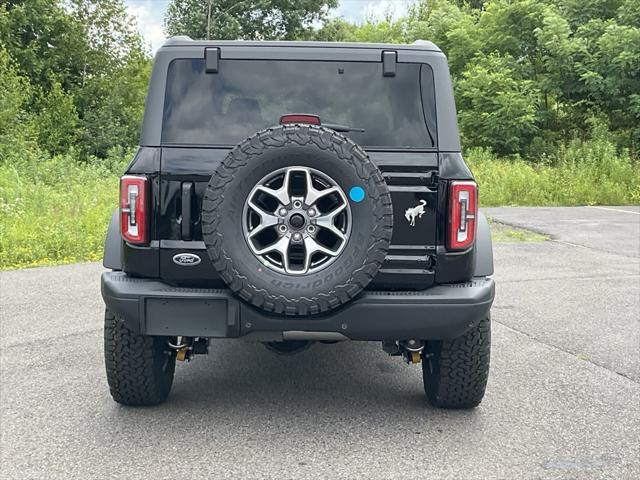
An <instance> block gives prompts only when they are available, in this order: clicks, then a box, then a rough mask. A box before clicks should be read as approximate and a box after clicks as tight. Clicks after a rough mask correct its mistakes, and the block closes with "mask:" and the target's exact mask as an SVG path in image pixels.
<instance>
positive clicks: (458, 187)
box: [447, 181, 478, 250]
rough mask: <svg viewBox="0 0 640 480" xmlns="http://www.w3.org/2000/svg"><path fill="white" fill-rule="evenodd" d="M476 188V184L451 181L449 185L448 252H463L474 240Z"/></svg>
mask: <svg viewBox="0 0 640 480" xmlns="http://www.w3.org/2000/svg"><path fill="white" fill-rule="evenodd" d="M477 216H478V187H477V185H476V182H471V181H453V182H451V184H450V185H449V232H448V233H449V235H448V238H447V248H448V249H449V250H465V249H467V248H469V247H471V245H473V242H474V241H475V239H476V218H477Z"/></svg>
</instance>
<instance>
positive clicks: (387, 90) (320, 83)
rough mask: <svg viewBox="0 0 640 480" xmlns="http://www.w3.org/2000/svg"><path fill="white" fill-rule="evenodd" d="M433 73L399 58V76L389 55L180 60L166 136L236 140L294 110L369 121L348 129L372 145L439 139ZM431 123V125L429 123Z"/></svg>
mask: <svg viewBox="0 0 640 480" xmlns="http://www.w3.org/2000/svg"><path fill="white" fill-rule="evenodd" d="M433 99H434V93H433V73H432V71H431V69H430V67H429V66H428V65H423V64H409V63H398V64H397V70H396V75H395V76H394V77H384V76H383V75H382V64H381V63H365V62H326V61H317V62H311V61H274V60H221V61H220V68H219V71H218V73H214V74H211V73H209V74H208V73H206V72H205V64H204V60H201V59H181V60H174V61H173V62H172V63H171V64H170V66H169V71H168V77H167V89H166V97H165V105H164V115H163V124H162V141H163V143H165V144H187V145H220V146H228V145H235V144H237V143H239V142H240V141H242V140H243V139H244V138H246V137H248V136H250V135H252V134H253V133H255V132H256V131H258V130H261V129H263V128H266V127H269V126H273V125H277V124H278V121H279V119H280V117H281V116H282V115H285V114H291V113H308V114H314V115H318V116H319V117H320V119H321V121H322V122H323V123H328V124H338V125H345V126H349V127H355V128H360V129H364V132H348V133H345V135H348V136H350V137H351V138H352V139H353V140H354V141H355V142H356V143H358V144H360V145H362V146H365V147H370V148H372V147H373V148H375V147H381V148H432V147H435V143H434V138H435V137H436V136H435V105H434V100H433ZM427 126H429V128H428V127H427Z"/></svg>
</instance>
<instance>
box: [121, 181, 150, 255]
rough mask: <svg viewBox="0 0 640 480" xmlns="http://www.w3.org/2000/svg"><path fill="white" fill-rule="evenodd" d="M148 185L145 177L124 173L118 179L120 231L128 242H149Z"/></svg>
mask: <svg viewBox="0 0 640 480" xmlns="http://www.w3.org/2000/svg"><path fill="white" fill-rule="evenodd" d="M148 185H149V180H148V179H147V177H138V176H134V175H125V176H124V177H122V178H121V179H120V232H121V233H122V238H124V239H125V240H126V241H127V242H129V243H135V244H146V243H149V219H148V212H147V196H148Z"/></svg>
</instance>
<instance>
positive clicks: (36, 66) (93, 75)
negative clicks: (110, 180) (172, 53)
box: [0, 0, 150, 157]
mask: <svg viewBox="0 0 640 480" xmlns="http://www.w3.org/2000/svg"><path fill="white" fill-rule="evenodd" d="M0 44H2V45H6V50H7V52H8V54H9V55H10V56H11V57H12V58H14V59H15V62H16V64H17V66H18V71H19V74H20V75H21V76H22V77H24V78H25V79H28V83H29V84H30V86H31V88H30V89H29V91H30V94H29V95H28V98H27V99H26V100H25V104H26V108H27V109H28V111H29V112H30V113H31V114H32V115H33V116H34V117H36V118H37V120H38V121H37V122H35V123H34V126H35V128H37V129H38V130H39V132H38V133H37V135H36V136H37V137H38V139H39V143H40V146H41V147H43V148H44V149H45V150H47V151H48V152H49V153H52V154H53V153H59V152H64V151H66V150H68V149H69V148H70V147H72V146H73V147H76V148H78V149H79V150H80V151H81V152H83V153H84V154H85V155H86V154H93V155H98V156H101V157H104V156H106V153H107V151H108V150H109V148H110V147H112V146H116V145H120V146H125V147H128V146H130V145H131V144H133V143H135V141H136V137H137V132H138V129H139V124H140V121H141V119H142V109H143V105H144V95H145V92H146V86H147V80H148V77H149V72H150V68H149V65H150V61H149V58H148V54H147V52H146V51H145V50H144V47H143V42H142V39H141V37H140V35H139V34H138V32H137V30H136V28H135V24H134V22H133V19H132V18H131V17H129V15H127V12H126V9H125V7H124V4H123V3H122V0H64V1H63V0H57V1H51V0H12V1H11V2H8V3H3V4H2V5H0Z"/></svg>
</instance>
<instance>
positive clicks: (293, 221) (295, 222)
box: [289, 213, 306, 228]
mask: <svg viewBox="0 0 640 480" xmlns="http://www.w3.org/2000/svg"><path fill="white" fill-rule="evenodd" d="M305 223H306V220H305V218H304V216H303V215H301V214H299V213H294V214H293V215H291V216H290V217H289V225H291V226H292V227H293V228H302V227H304V224H305Z"/></svg>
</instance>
